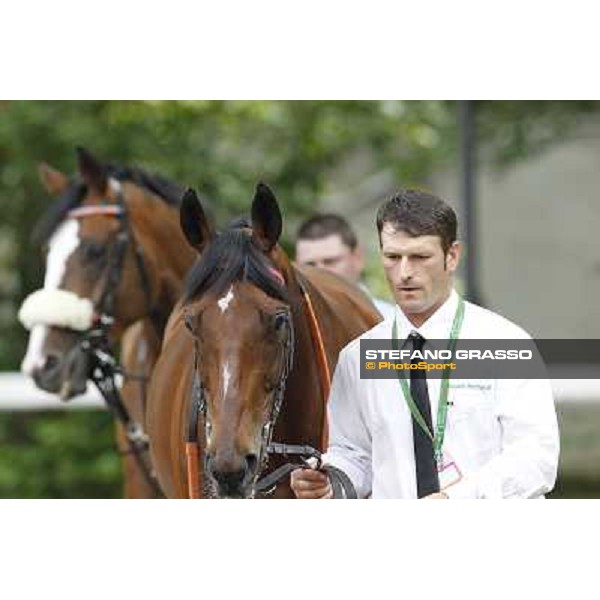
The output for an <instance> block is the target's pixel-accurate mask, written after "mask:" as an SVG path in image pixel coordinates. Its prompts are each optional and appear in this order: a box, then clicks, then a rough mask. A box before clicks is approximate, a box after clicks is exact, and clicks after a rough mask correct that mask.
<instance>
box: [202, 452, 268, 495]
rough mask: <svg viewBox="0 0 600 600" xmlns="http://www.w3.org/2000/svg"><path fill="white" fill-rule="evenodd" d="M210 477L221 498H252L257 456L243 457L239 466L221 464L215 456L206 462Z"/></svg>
mask: <svg viewBox="0 0 600 600" xmlns="http://www.w3.org/2000/svg"><path fill="white" fill-rule="evenodd" d="M206 466H207V471H208V474H209V476H210V477H211V478H212V479H213V481H214V483H215V486H216V491H217V495H218V497H219V498H250V497H251V496H252V491H253V483H254V480H255V478H256V474H257V468H258V458H257V456H256V455H255V454H248V455H246V456H245V457H242V458H241V460H240V461H239V464H238V465H235V466H234V465H224V464H219V461H218V460H217V459H216V458H215V457H214V456H209V457H208V459H207V462H206Z"/></svg>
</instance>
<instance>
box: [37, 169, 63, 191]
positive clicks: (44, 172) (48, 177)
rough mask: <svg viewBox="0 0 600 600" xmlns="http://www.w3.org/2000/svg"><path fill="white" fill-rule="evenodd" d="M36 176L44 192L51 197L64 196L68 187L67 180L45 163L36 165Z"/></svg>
mask: <svg viewBox="0 0 600 600" xmlns="http://www.w3.org/2000/svg"><path fill="white" fill-rule="evenodd" d="M38 176H39V178H40V181H41V182H42V185H43V186H44V188H46V191H47V192H48V193H49V194H51V195H53V196H60V195H61V194H64V193H65V192H66V191H67V188H68V187H69V178H68V177H67V176H66V175H65V174H64V173H62V172H61V171H58V170H57V169H54V168H53V167H51V166H50V165H49V164H47V163H45V162H42V163H40V164H39V165H38Z"/></svg>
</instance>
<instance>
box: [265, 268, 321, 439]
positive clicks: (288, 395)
mask: <svg viewBox="0 0 600 600" xmlns="http://www.w3.org/2000/svg"><path fill="white" fill-rule="evenodd" d="M290 269H291V267H290ZM286 275H287V281H288V290H289V292H290V294H291V307H292V318H293V321H294V332H295V343H294V362H293V367H292V370H291V372H290V374H289V376H288V379H287V382H286V392H285V399H284V404H283V409H282V414H281V416H280V419H279V422H278V424H277V428H276V431H275V436H276V439H277V440H278V441H283V442H286V443H298V444H309V445H311V446H313V447H315V448H319V449H323V448H322V445H321V441H322V433H323V425H324V422H325V407H326V400H327V398H326V397H325V395H324V393H323V382H322V381H321V376H322V374H321V371H320V369H319V365H318V358H317V353H318V350H317V349H316V347H315V340H314V338H313V335H312V333H311V324H310V321H309V319H310V317H309V313H308V310H307V306H306V302H305V299H304V297H303V294H302V288H305V289H306V290H307V292H308V293H309V294H313V295H314V296H318V295H319V294H318V292H317V291H316V290H313V288H312V285H311V284H310V283H308V282H306V281H305V280H304V278H300V279H297V278H296V273H295V271H294V270H293V269H291V271H290V272H288V273H287V274H286Z"/></svg>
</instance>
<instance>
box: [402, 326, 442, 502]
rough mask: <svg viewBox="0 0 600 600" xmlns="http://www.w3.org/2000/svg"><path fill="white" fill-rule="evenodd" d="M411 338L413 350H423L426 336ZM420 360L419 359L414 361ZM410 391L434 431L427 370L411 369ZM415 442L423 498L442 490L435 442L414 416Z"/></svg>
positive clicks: (416, 335) (417, 471)
mask: <svg viewBox="0 0 600 600" xmlns="http://www.w3.org/2000/svg"><path fill="white" fill-rule="evenodd" d="M408 337H409V339H410V340H411V342H412V349H413V350H419V351H422V350H423V345H424V344H425V338H424V337H423V336H421V335H419V334H418V333H416V332H413V333H411V334H410V335H409V336H408ZM412 362H413V363H418V362H420V361H419V359H415V360H413V361H412ZM410 393H411V395H412V397H413V400H414V402H415V404H416V405H417V408H418V409H419V412H420V413H421V415H423V419H424V420H425V423H427V426H428V427H429V430H430V431H433V427H432V423H431V405H430V403H429V393H428V391H427V378H426V375H425V371H423V370H421V369H414V370H413V369H411V371H410ZM412 428H413V443H414V448H415V470H416V474H417V497H418V498H423V497H424V496H428V495H429V494H433V493H434V492H439V491H440V483H439V480H438V473H437V467H436V463H435V456H434V453H433V442H432V441H431V438H430V437H429V435H427V433H425V432H424V431H423V429H422V428H421V426H420V425H419V424H418V423H417V421H415V418H414V417H413V418H412Z"/></svg>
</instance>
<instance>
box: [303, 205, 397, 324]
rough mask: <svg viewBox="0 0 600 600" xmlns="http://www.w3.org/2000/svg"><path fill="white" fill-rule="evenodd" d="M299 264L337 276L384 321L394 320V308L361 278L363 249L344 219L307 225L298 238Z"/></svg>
mask: <svg viewBox="0 0 600 600" xmlns="http://www.w3.org/2000/svg"><path fill="white" fill-rule="evenodd" d="M295 254H296V262H297V263H298V264H299V265H310V266H313V267H319V268H321V269H325V270H327V271H330V272H331V273H335V274H336V275H339V276H340V277H343V278H344V279H347V280H348V281H350V282H351V283H354V284H356V285H358V287H360V289H361V290H362V291H363V292H365V294H367V296H369V298H371V301H372V302H373V304H374V305H375V307H376V308H377V310H378V311H379V312H380V313H381V316H382V317H383V318H384V319H388V318H393V316H394V306H393V305H392V304H390V303H389V302H386V301H385V300H381V299H380V298H375V296H373V294H371V292H370V290H369V289H368V288H367V286H366V285H365V284H364V283H362V281H361V276H362V272H363V268H364V265H365V261H364V255H363V251H362V248H361V247H360V245H359V244H358V240H357V238H356V234H355V233H354V231H353V230H352V228H351V227H350V225H349V223H348V222H347V221H346V219H344V218H343V217H342V216H340V215H335V214H324V215H314V216H313V217H311V218H309V219H307V220H306V221H304V222H303V223H302V224H301V225H300V227H299V228H298V233H297V235H296V252H295Z"/></svg>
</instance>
